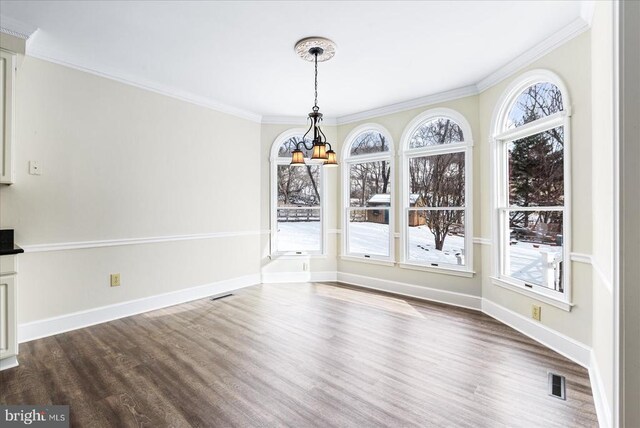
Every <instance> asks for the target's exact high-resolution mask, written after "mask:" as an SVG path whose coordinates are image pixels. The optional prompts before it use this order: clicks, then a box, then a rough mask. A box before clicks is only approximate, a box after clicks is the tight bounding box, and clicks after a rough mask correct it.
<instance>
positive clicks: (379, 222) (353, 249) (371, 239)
mask: <svg viewBox="0 0 640 428" xmlns="http://www.w3.org/2000/svg"><path fill="white" fill-rule="evenodd" d="M348 215H349V231H348V236H349V238H348V239H349V240H348V243H347V244H348V245H347V248H348V249H347V252H349V253H357V254H366V255H376V256H385V257H388V256H389V209H388V208H384V209H379V210H378V209H374V210H349V212H348Z"/></svg>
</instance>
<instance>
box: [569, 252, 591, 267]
mask: <svg viewBox="0 0 640 428" xmlns="http://www.w3.org/2000/svg"><path fill="white" fill-rule="evenodd" d="M569 257H570V258H571V261H572V262H578V263H584V264H588V265H590V264H592V262H593V258H592V256H591V254H583V253H571V254H570V256H569Z"/></svg>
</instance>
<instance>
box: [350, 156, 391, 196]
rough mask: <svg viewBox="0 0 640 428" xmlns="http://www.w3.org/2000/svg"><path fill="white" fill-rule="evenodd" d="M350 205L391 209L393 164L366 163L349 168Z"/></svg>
mask: <svg viewBox="0 0 640 428" xmlns="http://www.w3.org/2000/svg"><path fill="white" fill-rule="evenodd" d="M349 178H350V180H349V187H350V191H349V201H350V202H349V203H350V206H352V207H389V206H390V204H391V163H390V162H389V161H377V162H365V163H358V164H354V165H351V166H350V167H349Z"/></svg>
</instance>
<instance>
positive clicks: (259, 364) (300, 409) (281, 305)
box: [0, 283, 597, 428]
mask: <svg viewBox="0 0 640 428" xmlns="http://www.w3.org/2000/svg"><path fill="white" fill-rule="evenodd" d="M19 359H20V366H19V367H17V368H14V369H9V370H6V371H3V372H0V403H2V404H49V403H51V404H69V405H70V406H71V423H72V426H79V427H85V426H90V427H185V428H187V427H262V426H264V427H276V426H277V427H280V426H291V427H492V428H494V427H495V428H500V427H505V428H506V427H524V428H529V427H568V426H579V427H591V426H597V418H596V414H595V408H594V404H593V398H592V395H591V387H590V383H589V378H588V373H587V371H586V370H585V369H584V368H582V367H580V366H578V365H576V364H575V363H573V362H571V361H569V360H568V359H566V358H565V357H563V356H561V355H559V354H557V353H555V352H553V351H551V350H549V349H547V348H545V347H543V346H542V345H540V344H538V343H537V342H535V341H533V340H531V339H529V338H527V337H525V336H524V335H522V334H520V333H518V332H516V331H514V330H513V329H511V328H509V327H507V326H505V325H503V324H501V323H500V322H498V321H496V320H494V319H493V318H490V317H488V316H486V315H484V314H482V313H480V312H477V311H473V310H468V309H462V308H456V307H451V306H447V305H443V304H438V303H430V302H424V301H419V300H414V299H410V298H404V297H401V296H393V295H389V294H387V293H381V292H374V291H371V290H365V289H361V288H357V287H351V286H345V285H338V284H326V283H323V284H277V285H262V286H255V287H249V288H246V289H242V290H239V291H237V292H235V293H234V294H233V296H230V297H227V298H224V299H220V300H215V301H212V300H210V299H201V300H197V301H193V302H188V303H185V304H182V305H177V306H173V307H170V308H165V309H161V310H157V311H152V312H148V313H145V314H140V315H136V316H133V317H128V318H123V319H119V320H115V321H112V322H109V323H105V324H100V325H95V326H91V327H88V328H85V329H81V330H76V331H72V332H68V333H64V334H61V335H57V336H53V337H48V338H44V339H39V340H35V341H32V342H29V343H23V344H21V345H20V357H19ZM548 371H552V372H554V373H559V374H562V375H564V376H566V378H567V400H566V401H563V400H559V399H556V398H553V397H550V396H548V395H547V372H548Z"/></svg>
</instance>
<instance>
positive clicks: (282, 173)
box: [277, 165, 320, 207]
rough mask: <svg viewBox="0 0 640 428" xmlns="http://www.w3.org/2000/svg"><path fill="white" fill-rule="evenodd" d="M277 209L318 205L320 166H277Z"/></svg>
mask: <svg viewBox="0 0 640 428" xmlns="http://www.w3.org/2000/svg"><path fill="white" fill-rule="evenodd" d="M277 173H278V207H317V206H319V205H320V165H305V166H289V165H278V171H277Z"/></svg>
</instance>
